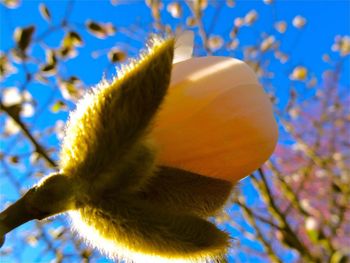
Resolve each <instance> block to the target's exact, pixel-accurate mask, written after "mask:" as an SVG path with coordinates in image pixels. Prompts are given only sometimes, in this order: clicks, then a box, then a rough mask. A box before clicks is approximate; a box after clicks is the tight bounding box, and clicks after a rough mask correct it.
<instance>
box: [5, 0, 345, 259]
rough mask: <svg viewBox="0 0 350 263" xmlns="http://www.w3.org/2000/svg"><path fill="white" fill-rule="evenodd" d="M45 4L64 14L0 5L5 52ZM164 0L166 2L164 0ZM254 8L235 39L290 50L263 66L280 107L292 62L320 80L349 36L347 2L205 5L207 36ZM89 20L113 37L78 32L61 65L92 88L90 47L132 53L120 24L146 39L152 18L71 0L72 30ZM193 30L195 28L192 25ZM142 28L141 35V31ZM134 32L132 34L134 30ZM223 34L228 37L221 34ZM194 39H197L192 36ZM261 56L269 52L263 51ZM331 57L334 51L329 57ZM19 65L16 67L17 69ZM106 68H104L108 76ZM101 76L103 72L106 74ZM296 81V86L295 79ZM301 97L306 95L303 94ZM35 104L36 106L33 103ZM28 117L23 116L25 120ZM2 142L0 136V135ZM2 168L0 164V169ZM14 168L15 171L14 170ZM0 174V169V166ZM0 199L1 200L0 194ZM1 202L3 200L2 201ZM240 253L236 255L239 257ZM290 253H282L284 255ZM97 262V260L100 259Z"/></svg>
mask: <svg viewBox="0 0 350 263" xmlns="http://www.w3.org/2000/svg"><path fill="white" fill-rule="evenodd" d="M40 2H45V3H46V4H47V6H48V8H49V9H50V10H51V12H52V15H53V23H55V21H58V19H60V18H61V17H62V15H63V14H64V10H65V7H66V4H67V2H66V1H23V3H22V6H21V7H20V8H18V9H13V10H12V9H11V10H10V9H7V8H5V7H4V6H3V5H0V19H1V27H0V49H1V50H8V49H9V48H11V47H12V46H13V45H14V43H13V40H12V35H13V30H14V29H15V28H16V27H18V26H27V25H29V24H34V25H36V26H37V28H38V30H37V32H36V34H40V32H43V31H44V30H45V28H47V22H45V21H44V20H43V19H42V17H41V16H40V14H39V12H38V7H37V6H38V4H39V3H40ZM165 3H166V4H167V3H168V2H165ZM252 9H255V10H256V11H257V12H258V14H259V18H258V20H257V22H256V24H255V25H254V26H253V28H254V29H252V28H248V27H247V28H243V29H242V31H241V32H240V34H239V39H240V42H241V43H242V45H248V44H254V43H256V42H257V38H259V37H260V35H259V34H258V32H262V31H264V32H266V33H268V34H272V33H273V34H274V35H275V36H276V38H277V39H278V40H281V42H282V47H281V49H282V50H283V51H284V52H286V53H288V54H290V53H292V60H291V61H290V62H288V64H287V66H283V67H281V65H280V64H278V63H275V62H273V63H272V64H271V65H270V67H269V69H270V71H273V72H275V74H276V77H275V78H274V80H273V81H272V85H273V86H274V90H275V92H276V96H277V97H278V99H279V100H280V101H281V104H280V105H279V106H282V105H283V104H284V103H285V102H286V100H287V98H288V90H289V86H290V84H291V82H290V80H289V79H288V75H289V74H290V72H291V70H292V69H293V67H294V66H297V65H304V66H306V67H307V68H309V70H310V71H311V72H312V73H313V74H314V75H315V76H316V77H317V78H318V79H319V80H320V81H321V74H322V72H323V71H324V70H326V69H328V68H330V66H329V65H328V64H326V63H325V62H324V61H323V60H322V55H323V54H325V53H330V48H331V46H332V44H333V43H334V37H335V36H336V35H350V20H349V19H350V18H349V16H350V2H349V1H346V0H344V1H337V0H335V1H330V0H329V1H317V0H308V1H276V3H275V5H274V7H272V6H270V5H266V4H264V3H263V1H237V2H236V7H235V8H232V9H229V8H223V9H222V10H221V11H220V13H219V14H217V13H216V10H215V9H214V8H209V9H208V11H207V12H206V13H205V14H204V17H205V19H204V27H205V28H206V29H210V30H211V32H212V33H213V34H216V35H220V34H222V33H223V32H228V31H229V30H230V29H231V28H232V24H233V20H234V19H235V18H236V17H238V16H244V15H245V14H246V13H247V12H249V11H250V10H252ZM184 12H185V14H188V12H189V10H188V9H185V10H184ZM164 13H165V14H164V15H163V17H162V19H163V21H167V22H169V23H171V24H172V25H173V26H176V25H178V24H183V23H184V19H174V18H172V17H171V16H170V15H169V14H166V12H164ZM216 15H218V18H217V19H216V20H215V24H213V23H212V21H213V18H214V17H216ZM296 15H301V16H303V17H305V18H306V19H307V25H306V27H305V28H304V29H303V30H299V29H296V28H294V27H293V26H292V25H291V21H292V20H293V18H294V17H295V16H296ZM88 18H89V19H93V20H96V21H99V22H112V23H114V24H115V25H116V27H117V35H116V37H113V38H107V39H105V40H99V39H96V38H94V37H93V36H91V35H89V34H87V33H84V34H82V36H83V38H84V40H85V42H86V43H88V45H86V46H85V47H83V48H82V49H80V52H81V53H80V54H81V55H80V58H79V60H72V61H69V62H68V63H67V64H66V65H65V69H64V72H63V74H65V75H67V76H69V75H71V74H73V75H78V76H80V77H81V78H82V80H83V81H84V83H85V84H86V85H87V86H92V85H94V84H96V83H98V82H99V80H100V79H101V77H102V76H103V72H104V70H105V69H106V65H107V64H108V61H107V59H106V57H105V56H101V57H99V58H97V59H95V58H92V57H91V56H90V53H91V51H94V50H96V49H99V50H108V49H110V48H111V47H113V46H115V45H118V46H121V47H127V46H130V45H131V46H135V47H136V49H128V52H129V54H131V55H135V54H136V52H137V50H138V49H139V48H140V47H142V44H143V43H142V42H140V41H135V40H133V39H130V38H128V37H126V36H125V34H122V33H119V32H120V31H121V30H120V29H121V28H123V27H125V28H127V27H129V26H130V24H135V23H136V24H138V26H139V30H140V34H139V35H140V36H141V38H142V37H143V38H144V37H146V34H145V33H144V31H149V30H150V28H151V25H150V22H151V21H152V18H151V16H150V11H149V9H148V8H146V7H145V5H144V3H143V1H137V0H134V1H131V3H129V4H126V3H122V4H120V5H119V6H117V7H113V8H112V6H111V5H110V3H109V1H97V0H95V1H92V0H89V1H76V3H75V4H74V8H73V12H72V14H71V18H70V20H71V21H74V22H77V23H76V30H77V31H79V32H82V31H81V29H80V26H81V23H83V21H85V20H86V19H88ZM275 20H277V21H278V20H285V21H286V22H287V23H288V29H287V33H286V34H285V35H283V36H282V35H281V34H278V33H275V32H274V31H273V27H272V25H273V21H275ZM192 29H193V30H195V31H197V29H196V28H192ZM142 32H143V33H142ZM137 34H138V33H137ZM62 35H63V33H62V32H59V33H57V34H53V35H52V36H50V37H49V38H48V39H47V43H48V44H49V45H53V46H57V45H58V44H59V41H60V39H61V37H62ZM226 38H228V37H226ZM196 41H197V43H199V41H200V39H199V38H196ZM32 52H33V54H35V55H37V56H39V57H40V56H41V57H44V53H43V52H42V51H41V50H39V49H34V50H33V51H32ZM195 55H203V52H202V51H201V50H197V53H196V54H195ZM215 55H230V56H235V57H237V58H242V52H241V51H239V50H238V51H234V52H228V51H226V50H224V49H221V50H219V51H217V52H216V53H215ZM267 56H272V55H271V54H267ZM332 56H333V57H335V56H336V55H332ZM19 69H20V67H19ZM344 72H350V69H349V60H347V61H346V63H345V68H344ZM109 73H110V72H108V74H109ZM108 74H107V76H109V75H108ZM21 78H23V72H19V74H18V75H15V76H12V77H9V78H8V79H6V81H5V82H3V83H1V84H0V85H1V86H0V88H1V90H2V89H3V88H5V87H9V86H16V85H18V83H20V82H21V81H22V79H21ZM341 82H342V83H343V85H347V86H349V74H343V75H342V79H341ZM296 85H299V84H297V83H296ZM28 89H29V91H30V92H31V93H32V95H33V96H34V97H35V98H37V99H38V101H41V100H44V99H45V98H47V97H48V96H50V94H52V93H51V92H52V91H51V90H50V89H47V87H46V88H45V86H42V85H39V84H38V85H31V86H30V87H28ZM305 96H307V94H305ZM39 106H40V105H39ZM0 118H1V119H0V121H3V120H4V119H3V117H0ZM66 118H67V112H62V113H60V114H55V115H53V114H49V110H48V109H44V112H43V114H42V115H41V116H40V117H39V118H38V119H37V120H36V122H35V128H36V129H41V128H44V127H48V126H50V125H51V126H52V125H53V124H54V123H55V121H56V120H57V119H63V120H64V119H66ZM31 121H32V119H28V122H29V123H30V122H31ZM1 140H2V138H1ZM47 140H48V141H44V143H45V144H47V143H48V144H50V145H54V146H56V147H57V145H58V141H57V139H56V138H54V137H49V138H47ZM7 143H8V142H5V141H4V143H3V142H1V151H4V150H6V148H7V147H8V145H7ZM28 149H29V146H28V145H26V144H25V145H24V146H23V148H21V149H20V148H17V150H18V151H20V152H21V151H22V152H25V151H28ZM2 169H3V168H2ZM14 170H15V169H14ZM1 172H2V170H1ZM14 173H15V174H16V175H17V176H18V177H19V178H21V171H19V172H18V171H14ZM1 180H2V182H1V192H3V191H4V193H5V192H6V194H8V195H9V196H12V199H11V198H10V199H7V200H13V198H15V196H16V193H15V192H14V190H13V189H12V188H11V187H10V186H9V185H10V183H9V182H5V180H3V179H1ZM32 182H33V180H29V181H26V182H25V184H26V186H29V185H30V184H31V183H32ZM246 191H247V195H253V192H252V191H251V190H249V186H248V187H247V188H246ZM2 200H3V198H2ZM5 200H6V199H5ZM32 225H33V224H28V225H27V226H23V227H22V228H21V230H23V231H25V230H29V229H30V228H29V227H30V226H32ZM10 242H15V240H13V239H11V238H10V239H9V240H8V243H9V244H11V243H10ZM35 251H36V250H35V249H28V253H25V257H26V259H28V260H31V261H32V260H34V259H35V258H36V257H37V254H36V252H35ZM243 256H244V255H242V257H243ZM290 257H293V256H292V255H289V254H286V255H285V259H287V258H290ZM6 260H8V261H9V262H10V261H12V260H14V258H11V257H8V258H5V261H6ZM101 262H102V261H101Z"/></svg>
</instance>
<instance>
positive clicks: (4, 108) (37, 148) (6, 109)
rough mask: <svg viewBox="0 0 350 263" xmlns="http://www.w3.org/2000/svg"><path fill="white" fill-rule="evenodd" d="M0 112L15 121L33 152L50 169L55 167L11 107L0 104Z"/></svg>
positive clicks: (53, 162)
mask: <svg viewBox="0 0 350 263" xmlns="http://www.w3.org/2000/svg"><path fill="white" fill-rule="evenodd" d="M0 110H2V111H4V112H5V113H6V114H7V115H8V116H10V117H11V118H12V119H13V120H14V121H15V123H16V124H17V125H18V126H19V127H20V128H21V130H22V132H23V134H24V135H25V136H26V137H27V138H28V140H29V141H30V142H31V143H32V144H33V146H34V148H35V151H36V152H37V153H39V154H40V155H41V156H42V157H43V158H44V159H45V160H46V162H47V163H48V164H49V165H50V166H51V167H53V168H55V167H57V164H56V163H55V161H54V160H53V159H51V157H50V156H49V155H48V154H47V152H46V150H45V149H44V147H43V146H42V145H41V144H40V143H39V142H38V141H37V140H36V139H35V138H34V137H33V135H32V134H31V133H30V131H29V129H28V128H27V126H26V125H25V124H24V123H23V122H22V121H21V119H20V118H19V115H18V114H17V113H16V112H15V111H14V110H12V108H11V107H7V106H5V105H4V104H2V102H0Z"/></svg>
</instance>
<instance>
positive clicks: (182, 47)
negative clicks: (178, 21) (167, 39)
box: [173, 30, 194, 64]
mask: <svg viewBox="0 0 350 263" xmlns="http://www.w3.org/2000/svg"><path fill="white" fill-rule="evenodd" d="M193 43H194V34H193V31H189V30H187V31H185V32H183V33H182V34H180V35H179V36H178V37H177V38H176V44H175V54H174V60H173V63H174V64H175V63H178V62H181V61H184V60H187V59H190V58H191V57H192V53H193V45H194V44H193Z"/></svg>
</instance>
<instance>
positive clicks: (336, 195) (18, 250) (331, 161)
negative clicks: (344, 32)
mask: <svg viewBox="0 0 350 263" xmlns="http://www.w3.org/2000/svg"><path fill="white" fill-rule="evenodd" d="M263 2H264V3H263V4H264V5H265V7H266V8H268V9H270V10H274V3H273V1H263ZM96 3H97V1H96ZM96 3H95V4H96ZM2 4H3V6H2V12H3V14H4V17H6V18H7V19H6V21H4V23H3V25H4V28H5V29H4V30H7V31H8V32H7V34H4V35H5V36H6V39H5V40H6V41H2V46H1V53H0V72H1V80H2V85H1V100H0V109H1V116H0V118H1V119H0V120H1V122H2V123H3V125H1V132H2V133H1V152H0V161H1V203H2V210H3V208H5V207H6V206H7V205H8V204H9V203H12V202H14V201H15V200H17V199H18V197H20V196H21V195H22V194H23V193H24V192H25V191H26V189H27V188H28V186H30V185H32V184H34V183H35V182H37V181H38V180H39V179H40V178H42V177H43V176H45V175H47V174H49V173H50V172H51V171H53V170H54V168H55V167H56V166H57V164H56V162H57V161H56V160H57V154H58V149H59V145H60V140H61V139H62V137H63V134H64V123H65V121H66V119H67V116H68V115H67V114H68V111H69V110H72V109H74V107H75V103H76V101H77V100H78V99H79V98H81V96H82V94H83V93H84V91H85V90H86V89H87V87H88V86H90V85H94V84H96V83H97V82H98V81H99V80H100V79H101V77H102V75H103V76H104V77H105V78H107V79H108V78H110V77H111V76H113V74H114V71H115V69H114V67H115V65H117V66H118V65H119V64H120V63H123V62H125V61H126V60H127V58H128V57H132V56H134V55H135V54H136V53H137V51H138V50H139V49H140V48H142V47H143V46H144V43H145V41H146V39H147V37H148V36H149V34H150V33H151V32H153V33H154V32H156V33H163V34H164V33H167V34H171V33H174V34H177V33H179V32H182V31H184V30H192V31H193V32H194V33H195V46H194V56H205V55H226V56H232V57H237V58H240V59H242V60H244V61H245V62H246V63H248V64H249V65H250V66H251V68H252V69H253V70H254V71H255V72H256V73H257V75H258V76H259V78H260V80H261V83H262V84H263V86H264V88H265V90H266V91H267V92H268V93H269V94H270V97H271V100H272V101H273V102H274V104H275V114H276V117H277V119H278V122H279V125H280V142H279V144H278V146H277V148H276V151H275V153H274V155H273V156H272V157H271V159H270V161H268V162H267V163H266V164H265V165H264V166H263V167H261V168H260V169H259V170H258V171H256V172H255V173H253V174H252V175H250V176H249V177H248V178H246V179H245V180H243V181H242V182H241V183H240V184H239V185H238V186H237V187H236V191H234V193H233V195H232V198H231V200H230V203H229V204H228V205H227V207H226V209H225V211H223V212H222V213H221V214H219V215H218V216H217V217H216V218H214V219H213V220H215V221H216V222H217V223H219V224H221V225H222V228H223V229H225V230H226V231H227V232H229V233H230V234H231V236H232V237H233V238H234V239H233V241H232V249H231V250H230V253H229V259H230V260H232V261H234V262H236V261H237V262H247V261H254V260H260V261H267V262H270V261H271V262H285V261H295V262H347V261H348V260H350V253H349V251H350V239H349V236H350V224H349V222H350V187H349V185H350V171H349V167H350V150H349V149H350V148H349V142H348V138H350V134H349V133H350V111H349V107H347V105H348V104H349V103H350V97H349V94H348V92H347V89H348V88H349V83H344V81H343V74H344V68H345V69H346V65H348V63H349V61H348V57H349V56H348V55H349V53H350V38H349V36H336V38H335V40H334V44H333V46H331V47H329V49H330V50H329V53H328V54H322V53H320V56H322V58H323V60H324V63H325V64H327V70H325V71H324V72H323V75H322V76H319V75H317V74H315V73H313V72H312V71H311V70H310V69H309V68H308V66H307V65H302V64H300V65H298V64H295V63H294V62H293V61H292V59H293V56H294V53H293V51H285V50H286V49H285V47H284V45H285V39H286V38H287V36H288V34H289V31H291V30H294V31H295V32H296V36H295V38H294V45H297V44H298V41H299V40H300V35H301V34H302V32H303V30H305V27H306V26H307V18H305V17H302V16H300V15H299V14H295V15H294V17H293V18H292V19H289V20H283V19H281V20H277V19H276V18H274V19H273V20H272V21H270V20H269V22H266V23H264V29H261V28H260V27H258V26H257V23H258V22H259V21H264V20H267V17H265V16H264V15H263V14H260V13H259V12H258V11H256V10H254V9H253V6H252V4H251V3H249V4H243V3H235V1H231V0H227V1H226V2H224V1H213V2H211V1H210V2H208V1H200V0H198V1H188V2H183V1H178V2H176V1H174V2H164V3H162V2H160V1H156V0H150V1H146V3H142V2H131V3H129V4H127V3H124V2H123V1H121V2H120V1H110V2H107V1H104V2H100V3H99V4H96V7H94V4H93V2H92V4H91V3H90V4H89V3H88V2H78V1H77V2H74V1H68V2H66V3H59V2H49V3H48V4H43V3H40V4H39V3H37V2H30V3H29V2H23V3H20V2H19V1H16V0H13V1H12V0H11V1H10V0H9V1H6V0H5V1H2ZM90 5H91V6H90ZM236 5H237V6H236ZM239 5H247V6H249V7H250V6H252V9H251V10H250V11H244V12H243V11H241V9H238V10H240V11H239V12H232V10H235V8H239ZM94 8H100V9H101V10H106V14H105V15H106V17H104V18H103V19H102V18H100V17H99V16H97V15H96V12H95V11H94V10H95V9H94ZM128 8H133V10H134V11H135V12H134V13H135V15H129V16H128V17H127V18H125V12H127V10H128ZM82 10H83V11H82ZM62 11H63V12H62ZM107 11H108V12H110V13H111V14H112V15H110V16H109V15H108V12H107ZM28 13H31V14H32V15H33V20H29V21H30V22H28V23H25V24H22V23H21V24H19V25H17V24H16V23H15V19H13V20H12V18H14V17H17V19H18V17H19V16H23V15H24V14H28ZM130 13H132V12H130ZM227 14H230V15H231V16H230V18H229V19H228V16H227ZM39 15H40V16H41V17H39ZM123 15H124V16H123ZM122 16H123V17H124V19H126V20H128V21H127V23H126V22H123V20H122V19H118V17H122ZM275 17H276V16H275ZM27 19H28V18H26V19H23V21H26V20H27ZM40 19H41V20H40ZM108 19H110V20H108ZM222 20H224V24H225V26H223V29H221V30H218V29H217V28H215V27H216V25H217V24H220V21H222ZM124 23H126V24H124ZM220 25H222V22H221V24H220ZM11 31H13V35H12V37H13V38H12V39H10V37H9V35H10V32H11ZM247 34H251V35H250V36H253V40H251V38H249V37H248V38H247ZM288 41H290V40H288ZM5 42H6V44H5ZM95 60H96V61H98V63H94V61H95ZM101 65H103V66H102V67H101ZM104 65H105V66H104ZM281 78H283V79H284V80H288V81H284V83H285V84H284V85H285V88H284V89H285V91H286V92H285V93H286V94H288V96H283V98H282V97H279V95H278V94H279V93H278V91H277V90H276V88H275V86H276V85H278V83H276V80H277V81H280V80H281ZM68 224H69V222H66V220H65V218H64V217H61V216H58V217H54V218H49V219H46V220H45V221H32V222H30V223H28V224H26V225H23V226H21V227H20V228H17V230H14V231H12V232H11V233H10V234H8V235H7V238H6V242H5V244H4V245H3V246H2V248H1V250H0V253H1V256H2V257H3V258H4V259H5V260H9V261H13V260H17V261H23V260H25V259H26V260H28V259H30V261H33V262H34V261H48V260H52V259H54V260H55V261H57V262H60V261H71V260H78V259H82V260H84V261H90V260H92V261H99V260H103V261H105V260H107V259H105V258H104V257H103V256H101V254H99V252H98V251H95V250H93V249H91V248H90V247H88V246H86V245H85V244H84V242H83V241H82V240H80V239H79V237H77V236H75V235H74V234H72V233H71V231H70V230H69V227H68Z"/></svg>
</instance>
